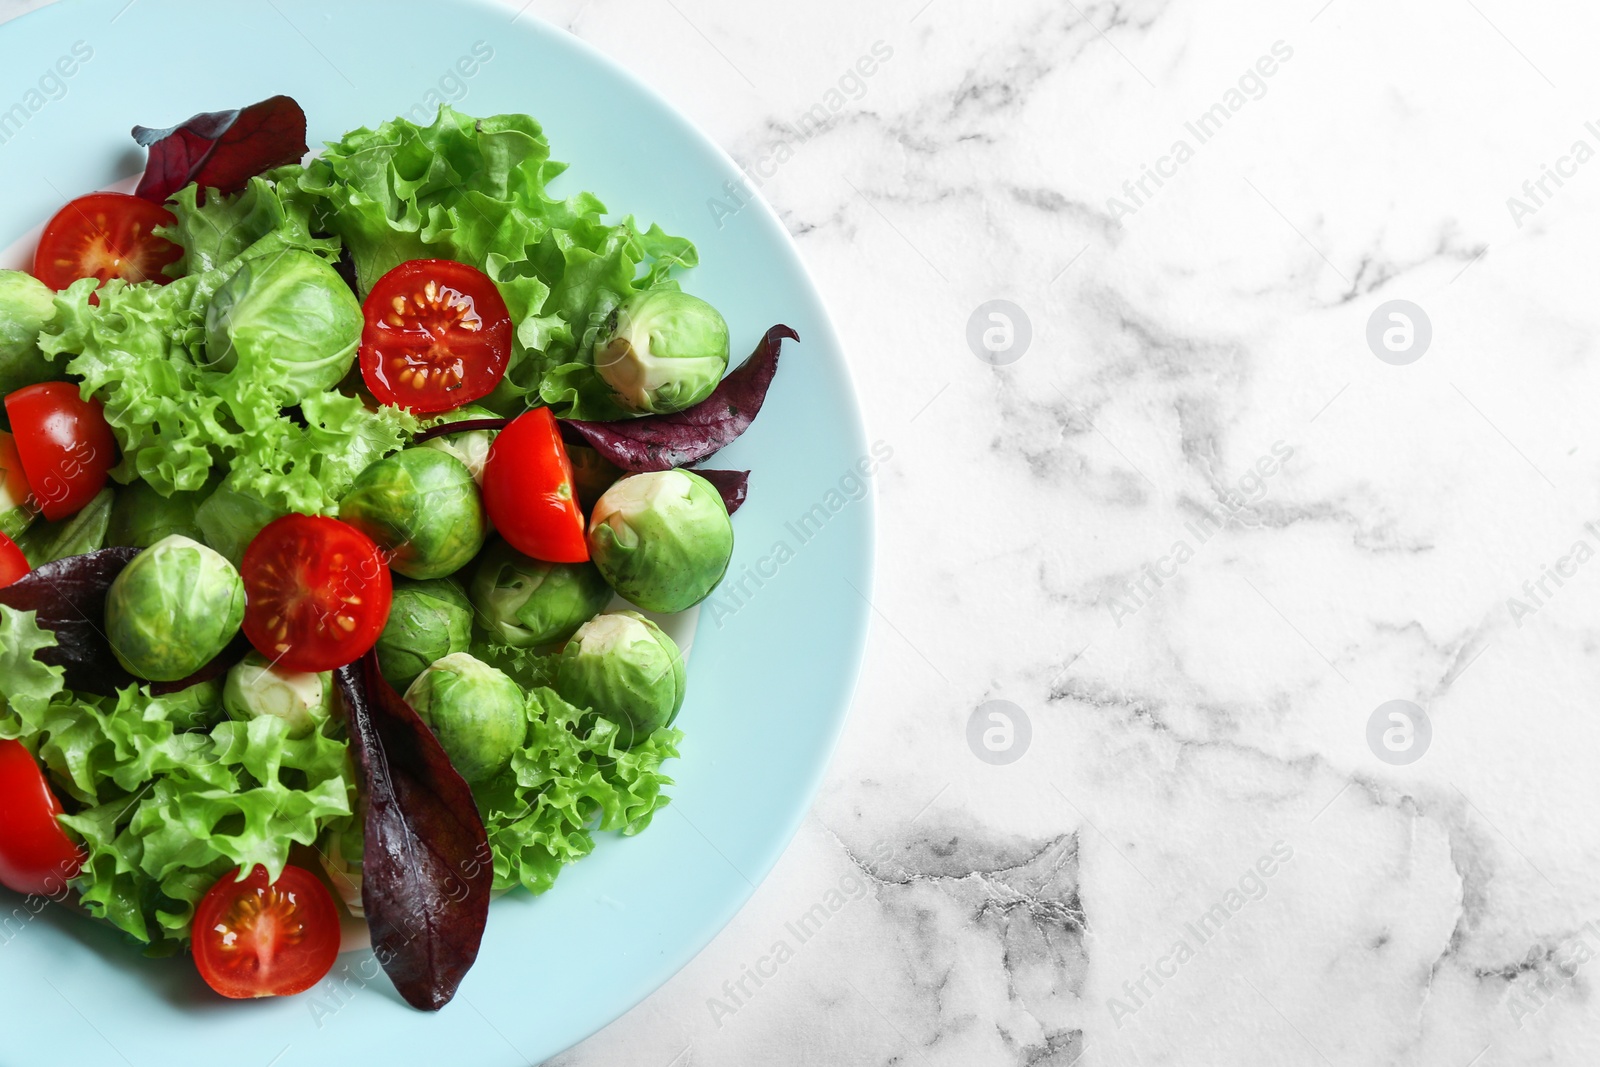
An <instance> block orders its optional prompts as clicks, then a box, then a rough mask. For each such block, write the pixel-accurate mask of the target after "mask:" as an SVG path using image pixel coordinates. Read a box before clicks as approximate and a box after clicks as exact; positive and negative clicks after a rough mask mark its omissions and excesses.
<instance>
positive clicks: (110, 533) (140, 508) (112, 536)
mask: <svg viewBox="0 0 1600 1067" xmlns="http://www.w3.org/2000/svg"><path fill="white" fill-rule="evenodd" d="M205 499H206V491H205V490H203V489H202V490H196V491H194V492H188V493H173V494H172V495H171V496H162V495H161V494H160V493H158V492H156V491H155V490H154V489H153V488H151V487H150V485H149V483H147V482H134V483H133V484H132V485H130V486H127V487H125V488H123V489H121V490H119V491H118V492H117V499H116V501H115V502H114V503H113V504H112V506H111V525H110V528H109V529H108V530H107V531H106V544H108V545H131V546H132V547H134V548H149V547H150V546H151V545H153V544H155V543H156V542H157V541H159V540H161V539H162V538H163V537H169V536H171V535H172V534H182V535H183V536H184V537H188V538H192V539H193V540H196V541H199V540H202V539H203V538H204V534H203V533H202V532H201V529H200V523H199V522H198V521H197V520H196V518H195V512H196V511H197V510H199V508H200V505H201V504H202V503H204V502H205ZM223 555H227V553H223Z"/></svg>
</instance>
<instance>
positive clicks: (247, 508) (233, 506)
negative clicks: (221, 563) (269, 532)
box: [194, 484, 287, 567]
mask: <svg viewBox="0 0 1600 1067" xmlns="http://www.w3.org/2000/svg"><path fill="white" fill-rule="evenodd" d="M284 514H287V509H284V510H279V509H278V508H275V507H273V506H272V505H270V504H268V503H267V502H266V501H264V500H262V499H261V498H260V497H258V496H256V495H254V494H253V493H249V492H246V491H244V490H241V489H231V488H229V487H228V486H227V485H226V484H223V485H221V486H218V487H217V489H216V491H215V492H213V493H212V494H211V495H210V496H208V497H206V498H205V500H203V501H202V502H201V504H200V506H199V507H198V508H196V509H195V513H194V522H195V525H196V526H198V527H199V528H200V532H201V533H202V534H204V535H205V536H204V537H203V538H197V539H196V540H204V541H205V543H206V544H208V545H210V546H211V547H212V548H215V549H216V550H217V551H218V552H220V553H222V556H223V558H224V559H226V560H227V561H228V562H229V563H232V564H233V565H234V566H236V567H237V566H238V565H239V562H240V561H241V560H242V559H243V558H244V550H245V549H246V548H249V547H250V542H251V541H253V540H255V536H256V534H258V533H260V532H261V529H262V527H264V526H266V525H267V523H269V522H271V521H272V520H273V519H276V518H278V517H279V516H281V515H284Z"/></svg>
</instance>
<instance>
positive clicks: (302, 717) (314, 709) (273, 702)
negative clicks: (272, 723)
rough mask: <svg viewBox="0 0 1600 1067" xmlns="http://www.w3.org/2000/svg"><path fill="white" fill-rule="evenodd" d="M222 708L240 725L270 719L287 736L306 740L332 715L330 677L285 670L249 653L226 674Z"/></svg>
mask: <svg viewBox="0 0 1600 1067" xmlns="http://www.w3.org/2000/svg"><path fill="white" fill-rule="evenodd" d="M222 706H223V707H224V708H226V709H227V712H228V714H229V715H230V716H232V717H233V718H234V719H237V720H238V721H240V722H249V721H250V720H251V719H259V718H261V717H263V716H271V717H274V718H279V719H282V720H283V721H284V723H285V724H286V725H287V726H288V729H289V733H288V736H289V737H291V738H301V737H306V736H308V735H309V734H310V733H311V732H312V731H313V730H316V729H318V728H319V727H321V726H322V724H323V723H325V722H327V721H328V718H329V716H330V715H332V714H333V677H332V675H329V674H308V673H305V672H302V671H291V670H287V669H285V668H283V667H279V666H276V665H275V664H273V663H272V662H271V661H269V660H268V659H267V658H266V657H265V656H263V655H262V654H261V653H259V652H254V651H252V652H250V653H248V654H247V655H246V656H245V657H244V659H242V660H240V661H239V662H238V663H236V664H234V665H233V667H232V668H231V669H230V670H229V671H228V679H227V681H226V682H225V683H224V684H223V687H222Z"/></svg>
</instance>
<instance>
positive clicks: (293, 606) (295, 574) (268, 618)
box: [239, 515, 394, 672]
mask: <svg viewBox="0 0 1600 1067" xmlns="http://www.w3.org/2000/svg"><path fill="white" fill-rule="evenodd" d="M239 576H240V577H241V578H243V579H244V596H245V604H244V633H245V636H246V637H248V638H249V639H250V643H251V644H252V645H254V646H255V647H256V651H258V652H260V653H261V654H262V655H263V656H266V657H267V658H268V659H270V660H273V661H274V662H276V663H279V664H282V665H283V666H284V667H287V668H288V669H289V670H292V671H308V672H312V671H331V670H333V669H334V668H335V667H343V666H344V665H345V664H346V663H352V662H354V661H355V660H358V659H360V658H361V657H362V656H363V655H365V654H366V652H367V650H368V649H370V648H371V647H372V646H373V645H375V644H377V643H378V635H379V634H381V633H382V632H383V626H384V623H385V622H387V621H388V619H389V603H390V601H391V600H392V599H393V595H394V590H393V584H392V581H391V579H390V577H389V567H388V564H387V563H386V562H385V561H384V558H383V554H382V553H381V552H380V551H379V550H378V546H377V545H375V544H373V543H372V539H371V538H370V537H368V536H367V535H366V534H364V533H362V532H361V531H360V530H357V529H356V528H355V527H354V526H351V525H349V524H347V523H343V522H340V521H339V520H338V519H330V518H327V517H325V516H314V515H285V516H284V517H283V518H281V519H276V520H274V521H272V522H269V523H268V524H267V525H266V527H265V528H263V529H262V531H261V532H260V533H258V534H256V537H255V540H253V541H251V542H250V547H248V548H246V549H245V550H244V559H243V560H242V561H241V562H240V565H239Z"/></svg>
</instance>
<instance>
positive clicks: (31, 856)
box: [0, 741, 85, 896]
mask: <svg viewBox="0 0 1600 1067" xmlns="http://www.w3.org/2000/svg"><path fill="white" fill-rule="evenodd" d="M60 814H61V802H60V801H59V800H57V799H56V795H55V794H54V793H52V792H50V786H49V785H48V784H47V783H46V782H45V780H44V774H43V772H41V771H40V770H39V765H38V764H37V763H35V762H34V759H33V755H32V753H30V752H29V751H28V750H27V749H25V748H23V747H22V742H20V741H0V885H3V886H5V887H6V888H8V889H14V890H16V891H17V892H18V893H35V894H38V895H40V896H59V895H60V894H61V893H62V892H63V891H64V890H65V888H66V884H67V880H68V879H70V878H75V877H77V874H78V868H80V867H82V866H83V861H84V859H85V857H84V854H83V850H82V849H81V848H79V847H78V846H77V844H75V843H74V842H73V840H72V838H70V837H68V836H67V831H66V830H64V829H62V826H61V824H60V823H59V822H57V821H56V816H57V815H60Z"/></svg>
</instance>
